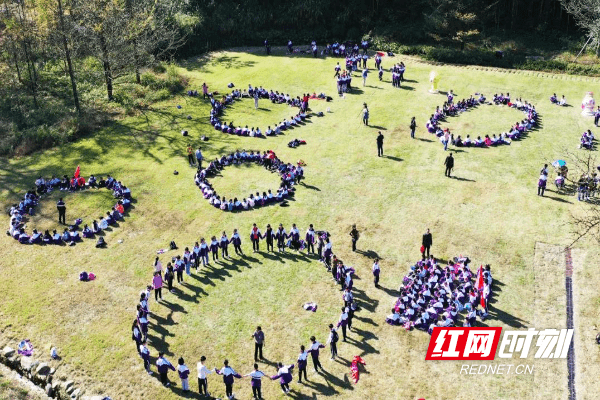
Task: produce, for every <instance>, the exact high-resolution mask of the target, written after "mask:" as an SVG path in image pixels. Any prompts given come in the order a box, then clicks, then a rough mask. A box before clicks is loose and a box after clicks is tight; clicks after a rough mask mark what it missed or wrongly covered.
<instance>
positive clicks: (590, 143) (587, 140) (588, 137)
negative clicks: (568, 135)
mask: <svg viewBox="0 0 600 400" xmlns="http://www.w3.org/2000/svg"><path fill="white" fill-rule="evenodd" d="M579 148H580V149H581V148H583V149H588V150H592V149H593V148H594V134H593V133H592V131H591V130H589V129H588V130H587V132H583V134H582V135H581V142H580V144H579Z"/></svg>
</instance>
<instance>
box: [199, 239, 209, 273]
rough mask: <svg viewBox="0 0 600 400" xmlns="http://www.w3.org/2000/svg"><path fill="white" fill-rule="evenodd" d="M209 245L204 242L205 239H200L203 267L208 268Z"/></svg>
mask: <svg viewBox="0 0 600 400" xmlns="http://www.w3.org/2000/svg"><path fill="white" fill-rule="evenodd" d="M208 250H209V247H208V244H207V243H206V241H205V240H204V238H201V239H200V260H202V266H203V267H206V266H207V265H208V264H209V263H208Z"/></svg>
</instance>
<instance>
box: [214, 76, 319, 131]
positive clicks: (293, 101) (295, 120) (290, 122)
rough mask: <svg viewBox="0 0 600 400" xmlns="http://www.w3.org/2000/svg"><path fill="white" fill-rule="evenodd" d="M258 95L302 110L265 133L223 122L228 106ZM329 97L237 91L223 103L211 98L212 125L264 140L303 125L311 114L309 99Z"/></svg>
mask: <svg viewBox="0 0 600 400" xmlns="http://www.w3.org/2000/svg"><path fill="white" fill-rule="evenodd" d="M255 92H256V93H258V94H259V97H262V98H268V99H270V100H271V102H273V103H276V104H288V105H289V106H291V107H298V108H299V109H300V110H299V111H298V113H296V114H295V115H292V116H290V118H289V119H287V118H286V119H284V120H283V121H281V122H279V123H277V124H275V125H273V128H271V126H270V125H269V126H268V127H267V129H266V130H265V131H264V132H263V131H261V129H260V128H259V127H256V128H255V127H251V128H248V125H246V126H245V127H241V126H237V127H236V126H235V125H234V124H233V121H231V122H229V124H228V123H227V122H226V121H221V119H220V117H221V114H222V111H223V110H224V109H225V108H226V107H227V105H229V104H231V103H233V102H234V101H235V100H236V99H241V98H244V97H250V98H252V97H253V96H254V93H255ZM326 97H327V96H326V95H325V94H324V93H321V94H319V95H317V94H316V93H314V94H313V95H312V96H309V95H308V94H305V95H303V97H302V98H301V97H300V96H297V97H296V98H292V97H290V96H289V95H288V94H286V95H284V94H283V93H281V94H280V93H279V92H273V91H270V92H268V91H267V90H265V89H263V88H262V87H260V88H252V86H250V87H249V89H248V91H246V90H243V91H241V92H240V91H239V90H238V89H235V90H233V91H232V92H231V94H229V95H227V96H223V99H222V100H221V101H218V100H215V99H214V98H213V97H211V103H212V109H211V111H210V124H211V125H212V126H213V127H214V128H215V130H217V131H221V132H223V133H229V134H232V135H238V136H248V137H258V138H264V137H266V136H276V135H279V134H281V132H282V131H285V130H287V129H291V128H293V127H296V126H299V125H303V124H304V122H305V121H306V119H307V118H310V114H308V99H310V98H314V99H325V98H326Z"/></svg>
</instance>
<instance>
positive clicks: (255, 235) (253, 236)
mask: <svg viewBox="0 0 600 400" xmlns="http://www.w3.org/2000/svg"><path fill="white" fill-rule="evenodd" d="M260 238H261V234H260V229H258V226H256V224H252V229H251V230H250V240H251V241H252V250H253V251H254V252H255V253H256V252H257V251H259V246H258V245H259V241H260Z"/></svg>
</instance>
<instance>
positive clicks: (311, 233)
mask: <svg viewBox="0 0 600 400" xmlns="http://www.w3.org/2000/svg"><path fill="white" fill-rule="evenodd" d="M305 241H306V251H307V252H308V253H311V252H312V254H315V229H314V228H313V224H310V225H309V227H308V230H307V231H306V237H305Z"/></svg>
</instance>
